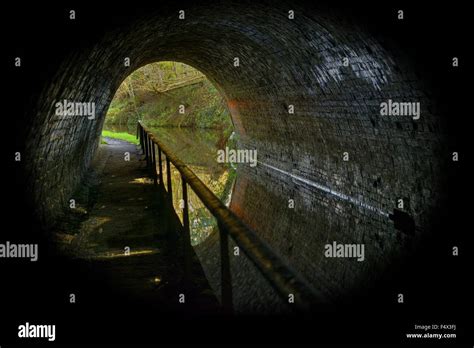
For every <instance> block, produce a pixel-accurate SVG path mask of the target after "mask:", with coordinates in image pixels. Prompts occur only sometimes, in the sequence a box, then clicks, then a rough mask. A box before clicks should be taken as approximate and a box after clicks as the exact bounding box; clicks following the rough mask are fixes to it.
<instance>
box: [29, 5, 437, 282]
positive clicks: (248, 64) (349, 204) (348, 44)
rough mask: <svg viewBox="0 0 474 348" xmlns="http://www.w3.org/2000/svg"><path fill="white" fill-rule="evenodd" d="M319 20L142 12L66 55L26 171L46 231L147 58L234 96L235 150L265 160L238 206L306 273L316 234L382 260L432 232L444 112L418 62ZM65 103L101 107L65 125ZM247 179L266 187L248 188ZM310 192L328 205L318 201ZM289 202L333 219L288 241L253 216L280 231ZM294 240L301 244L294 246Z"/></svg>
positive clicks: (220, 10)
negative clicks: (370, 246) (186, 68)
mask: <svg viewBox="0 0 474 348" xmlns="http://www.w3.org/2000/svg"><path fill="white" fill-rule="evenodd" d="M290 10H291V11H290ZM291 13H294V16H292V15H291ZM318 13H319V12H318V11H316V10H314V9H312V10H311V11H307V10H306V9H305V8H304V6H303V5H301V6H296V5H294V6H292V7H291V8H289V7H284V6H281V5H279V6H277V7H272V6H270V5H268V4H257V3H251V2H243V3H242V4H236V3H233V5H232V6H227V5H224V4H222V3H220V4H215V5H213V6H210V7H204V6H199V5H194V6H191V7H187V8H185V9H184V12H183V13H180V12H179V9H175V8H173V9H169V10H167V11H161V12H160V13H147V14H143V15H137V16H136V17H135V18H134V19H133V20H130V22H129V23H127V25H126V26H117V27H111V28H110V30H109V31H108V32H107V33H105V35H104V36H101V37H98V38H96V39H95V40H94V43H93V45H91V46H90V47H87V49H84V48H82V49H81V50H77V51H75V52H72V53H71V54H70V55H68V56H67V57H66V58H65V59H64V60H63V61H61V62H60V63H59V64H58V65H57V66H56V68H55V69H56V72H55V75H54V76H55V77H54V78H53V79H52V80H50V81H48V83H47V84H46V85H45V86H44V88H43V91H42V94H41V97H40V98H38V100H35V101H33V102H34V105H33V109H34V110H37V113H36V115H35V116H34V118H32V119H31V125H30V129H31V134H30V135H29V137H28V139H29V140H28V142H27V157H29V158H31V159H32V161H31V162H29V163H31V164H30V165H29V167H28V168H27V170H28V173H29V175H28V177H29V178H30V185H29V187H30V188H32V190H31V192H34V195H33V196H32V200H33V203H34V204H35V206H37V207H41V208H39V210H38V217H39V218H40V221H41V223H42V224H43V225H44V226H49V225H51V224H53V223H54V221H55V219H56V218H57V216H59V215H60V213H61V210H62V209H64V207H66V206H67V201H68V199H69V198H70V195H71V193H72V192H73V190H74V188H75V187H76V186H77V184H78V183H79V181H80V179H81V175H82V173H84V172H85V170H86V169H87V168H88V166H89V164H90V161H91V159H92V158H93V156H94V153H95V151H96V149H97V145H98V141H99V135H100V132H101V130H102V127H103V123H104V118H105V114H106V112H107V109H108V107H109V104H110V102H111V100H112V98H113V96H114V94H115V92H116V90H117V88H118V87H119V85H120V84H121V83H122V81H123V80H124V79H125V78H126V77H127V76H128V75H129V74H130V73H131V72H132V71H134V70H135V69H137V68H139V67H141V66H144V65H146V64H148V63H151V62H156V61H164V60H173V61H178V62H183V63H186V64H188V65H191V66H193V67H194V68H196V69H199V70H200V71H202V72H203V73H204V74H205V75H206V76H207V77H208V78H209V79H210V80H211V81H212V83H213V84H214V85H215V86H216V87H217V88H218V89H219V91H220V92H221V93H222V95H223V96H224V98H225V100H226V103H227V105H228V108H229V110H230V113H231V116H232V121H233V124H234V126H235V131H236V133H237V134H238V135H239V141H240V147H242V148H248V149H256V150H257V151H258V161H259V163H258V166H257V169H255V171H259V172H262V171H263V172H265V173H264V174H262V175H263V176H262V175H257V174H256V173H255V172H251V173H250V174H249V175H248V176H246V177H245V178H246V179H245V180H244V179H242V180H237V182H236V187H235V199H234V198H233V202H232V205H231V208H232V209H233V210H234V211H235V212H236V214H237V215H239V216H240V217H241V218H242V219H243V220H244V221H245V222H246V223H247V224H249V225H250V226H251V227H253V228H254V229H255V230H256V231H257V232H259V230H260V231H262V232H261V237H262V238H264V239H265V240H266V241H268V242H269V243H270V244H271V245H272V247H274V248H275V249H277V250H278V251H279V252H281V253H282V254H283V255H284V256H285V259H286V260H287V261H288V262H290V263H292V262H293V261H294V262H296V264H295V265H296V266H297V268H298V271H299V272H301V273H303V274H304V275H305V276H308V275H312V276H311V277H312V278H314V277H316V274H317V269H318V268H317V267H316V266H315V265H312V264H311V263H310V262H306V263H301V262H300V263H298V262H297V261H295V255H296V254H299V256H300V260H308V259H314V258H315V257H317V258H320V248H321V245H322V243H326V242H332V240H331V239H329V240H328V239H327V237H326V236H325V233H326V232H325V231H321V230H318V231H317V230H315V229H316V228H327V229H332V230H336V231H340V233H342V234H345V237H346V240H350V241H352V242H354V243H356V242H359V243H362V242H364V241H368V240H374V241H377V243H378V245H380V250H379V252H377V255H380V257H381V258H382V257H383V255H384V254H385V253H387V254H390V253H391V252H393V250H395V249H397V250H398V249H401V248H402V246H403V244H400V243H404V241H405V240H406V239H407V238H411V239H413V240H416V239H417V237H418V236H419V234H420V233H422V232H421V231H424V230H428V229H429V221H430V219H431V217H432V216H433V214H435V213H436V208H437V204H438V202H439V192H441V191H439V190H438V178H439V177H440V173H442V166H443V163H444V162H445V160H444V159H441V157H440V154H441V153H443V152H444V151H445V148H444V142H443V139H442V136H441V134H440V133H439V129H440V127H439V123H440V116H439V115H437V114H436V112H435V110H436V108H435V107H434V105H433V102H432V101H431V100H430V98H429V97H428V96H429V93H428V92H427V91H426V90H425V89H424V87H422V84H421V83H420V82H419V81H418V78H417V77H416V75H415V74H414V71H413V70H412V67H410V65H407V63H406V62H402V61H399V60H398V59H396V58H395V56H394V55H392V54H391V52H390V51H388V50H387V49H386V48H384V47H383V46H382V45H380V44H379V43H378V42H377V41H376V40H375V39H374V38H372V37H370V36H369V35H368V34H366V33H365V31H364V30H363V29H361V28H359V27H357V26H356V24H353V23H349V22H345V21H344V20H343V18H342V17H336V16H335V15H328V14H326V13H324V12H321V13H320V14H318ZM183 15H184V17H183ZM180 16H181V17H180ZM262 18H264V19H265V20H264V21H263V20H262ZM128 63H129V64H128ZM63 100H70V101H77V102H94V103H95V117H94V119H88V118H84V117H69V118H58V117H56V115H55V104H56V103H57V102H58V101H63ZM383 103H387V104H383ZM397 103H410V104H409V107H408V104H407V105H405V104H404V105H401V106H406V110H408V109H410V110H411V111H410V110H408V111H410V112H408V111H407V114H405V115H401V114H402V112H400V110H399V112H398V114H397V112H395V111H394V110H395V108H394V107H395V106H396V107H398V104H397ZM412 103H413V104H412ZM418 103H419V104H418ZM382 104H383V105H386V106H387V107H388V108H389V110H387V113H386V114H384V112H382V113H381V105H382ZM417 107H419V109H418V111H419V112H418V113H417V112H416V110H417ZM418 116H419V117H418ZM242 170H245V171H252V169H250V168H244V169H242ZM257 176H258V178H257ZM277 176H281V177H285V178H287V179H288V180H290V181H291V182H292V184H291V185H289V186H288V185H287V186H285V185H282V186H278V185H276V186H274V190H277V191H278V195H276V196H277V197H279V201H277V202H274V203H272V204H268V201H266V202H264V201H262V200H261V199H259V198H258V197H259V196H258V194H257V193H258V191H259V190H262V187H263V186H264V185H265V182H264V181H262V179H261V178H262V177H264V178H266V180H268V181H271V180H273V178H275V177H277ZM249 178H254V179H249ZM256 178H257V179H256ZM252 180H253V181H254V182H257V183H258V185H253V186H252V185H249V182H250V181H252ZM292 185H297V187H298V188H297V189H296V188H294V187H293V186H292ZM295 190H297V191H295ZM311 190H318V191H320V192H322V193H323V194H325V195H326V196H322V197H321V198H320V199H315V198H314V195H312V194H311ZM327 197H332V198H334V199H332V198H331V199H329V198H327ZM290 200H293V201H294V209H295V210H294V211H295V214H297V216H302V217H304V216H308V212H315V211H318V210H321V209H324V210H327V211H330V212H331V215H330V216H329V217H328V218H327V219H326V220H325V221H324V222H323V223H320V224H317V225H316V224H315V223H308V226H307V227H306V228H299V229H298V231H296V232H295V234H293V235H292V236H291V237H285V236H284V235H274V234H272V230H271V228H270V227H269V226H271V225H268V226H267V227H262V226H260V225H259V217H258V216H256V215H255V214H257V213H259V214H266V216H268V217H270V216H272V217H275V219H276V221H274V223H272V224H275V225H276V224H278V221H277V220H278V216H281V214H279V213H281V212H282V211H284V209H286V208H287V207H288V204H289V201H290ZM397 204H398V205H400V204H401V205H400V206H398V208H399V209H400V210H402V211H403V212H404V213H405V214H406V215H407V216H408V217H406V219H408V220H409V221H412V223H413V224H414V226H416V228H409V229H408V230H406V229H404V228H402V229H401V230H400V229H397V228H396V227H397V226H395V224H394V223H393V219H390V216H392V215H393V214H394V209H395V208H397ZM245 207H247V209H245ZM321 207H324V208H321ZM250 208H252V209H250ZM404 216H405V215H404ZM392 217H393V216H392ZM360 219H362V220H363V224H362V223H360ZM286 223H290V224H291V222H288V221H287V222H286ZM402 225H403V224H402ZM405 225H406V224H405ZM408 225H410V223H408ZM367 226H371V228H368V227H367ZM374 231H376V232H374ZM407 231H408V232H407ZM316 233H318V234H317V235H316ZM286 238H291V239H293V240H294V243H292V244H294V245H295V246H294V248H300V247H301V248H302V249H300V250H299V251H295V250H293V251H291V250H286V249H285V248H286V244H287V239H286ZM290 244H291V243H290ZM304 245H306V246H307V247H304ZM284 246H285V247H284ZM367 271H368V270H367ZM327 282H328V283H330V279H328V280H327Z"/></svg>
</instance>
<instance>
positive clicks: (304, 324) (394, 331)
mask: <svg viewBox="0 0 474 348" xmlns="http://www.w3.org/2000/svg"><path fill="white" fill-rule="evenodd" d="M188 5H189V4H187V3H185V2H180V3H174V4H169V3H164V2H156V5H154V6H150V5H147V8H144V7H141V8H140V7H138V6H139V5H138V3H133V2H132V3H124V4H118V3H114V4H110V5H106V4H99V3H98V2H95V3H93V4H92V3H91V4H86V3H83V2H81V3H68V2H62V3H61V4H60V5H52V4H51V5H45V4H41V5H27V4H25V3H22V2H16V3H14V4H10V5H9V6H8V7H7V6H6V5H2V7H3V8H2V24H1V25H2V43H3V46H4V47H3V50H2V51H3V52H2V66H3V74H2V76H3V77H4V78H5V80H4V81H3V86H4V89H3V96H4V98H2V100H3V103H2V106H3V131H2V137H1V138H2V145H3V146H2V153H3V156H4V159H3V160H2V164H3V165H2V172H3V174H4V175H2V177H3V179H2V190H1V192H2V195H1V199H2V202H3V204H2V222H3V224H2V228H1V236H0V242H2V243H3V242H4V241H6V240H10V241H12V242H13V241H15V242H18V243H20V242H22V241H24V242H29V243H33V242H38V243H40V260H39V261H38V262H32V263H30V262H25V261H17V260H8V259H3V260H1V263H0V267H1V271H0V272H1V273H0V294H1V298H0V320H1V324H0V345H2V347H3V346H4V344H5V343H15V342H16V343H25V341H24V340H23V341H20V340H19V339H18V338H17V334H18V325H20V324H23V323H25V322H26V321H29V322H30V323H44V324H46V323H47V324H56V342H60V343H61V342H62V343H74V342H90V343H112V342H116V343H127V342H129V343H158V344H160V343H166V342H167V343H178V342H189V343H208V342H209V343H210V342H225V343H231V342H261V343H317V342H326V343H331V342H341V343H343V342H384V343H398V342H409V343H425V344H430V343H432V342H431V341H423V342H413V341H406V339H404V336H405V333H409V332H413V331H414V330H412V329H413V325H414V324H442V323H444V324H451V323H455V324H456V325H457V331H456V333H457V335H458V338H457V340H455V341H450V340H444V341H442V342H441V343H451V344H452V343H454V342H457V343H470V344H472V342H473V335H472V326H469V324H472V322H471V321H470V318H469V316H472V313H471V312H472V311H471V310H472V300H471V298H472V294H473V292H472V286H471V285H470V283H471V281H472V273H473V272H472V268H471V266H472V262H470V257H469V255H470V254H471V252H472V244H471V243H470V239H471V238H470V235H471V234H472V224H471V218H470V214H471V207H472V203H471V199H472V195H471V193H470V191H471V190H470V189H471V186H470V181H469V179H470V178H469V175H468V173H469V171H468V170H469V169H468V163H469V162H470V160H471V158H470V157H471V155H470V153H469V151H470V149H471V148H470V147H468V141H470V138H471V133H472V131H471V128H470V118H471V117H472V111H471V104H472V98H471V96H470V93H471V91H472V88H471V86H470V85H469V84H468V79H470V77H471V74H470V72H469V71H468V69H469V65H470V64H471V62H470V58H471V55H470V45H471V44H472V36H470V35H469V31H468V28H469V27H470V24H471V22H472V20H471V15H470V13H471V12H470V10H468V9H467V5H461V4H460V3H459V2H449V3H443V4H440V3H437V2H436V4H435V3H434V2H431V3H429V4H422V3H420V4H413V3H410V4H408V3H407V4H402V3H400V2H393V1H391V2H390V1H389V2H382V1H380V2H378V3H377V4H370V5H369V4H368V3H366V4H361V3H359V2H357V3H355V2H353V3H350V4H342V3H339V4H330V3H328V5H327V6H328V7H330V8H334V9H335V10H336V11H339V12H340V13H341V14H345V15H346V16H350V17H351V18H353V21H354V22H356V23H358V24H361V25H363V26H365V27H366V28H367V30H369V32H370V33H371V34H372V35H373V36H375V37H376V38H377V39H378V40H379V41H380V42H382V44H383V45H389V46H390V47H392V48H393V47H395V48H396V49H399V50H400V55H403V56H404V57H406V58H407V59H408V60H410V61H411V62H412V63H413V65H414V67H415V69H416V71H417V74H419V77H420V79H422V80H423V81H425V82H427V83H428V84H429V85H430V86H431V89H432V90H433V91H434V93H435V96H434V97H435V99H437V100H438V102H439V104H440V106H441V108H442V113H443V117H444V119H445V121H446V122H445V129H444V131H445V132H446V134H447V135H448V136H449V139H450V149H449V152H452V151H458V152H459V153H460V162H458V163H452V164H451V165H450V168H451V170H450V171H449V172H448V173H446V176H447V181H446V185H448V186H449V187H448V188H447V192H449V197H448V202H447V204H445V205H444V206H443V210H442V211H440V212H439V223H438V224H437V228H436V230H434V231H432V237H431V238H430V239H429V240H427V241H426V243H425V244H423V246H422V247H421V248H420V249H419V250H417V253H415V254H414V255H413V257H412V258H411V259H409V260H408V259H407V260H406V265H405V266H404V267H402V268H401V269H400V270H399V271H398V272H395V271H394V272H393V273H391V274H387V275H386V277H385V278H386V279H385V280H384V281H383V282H382V283H380V284H378V285H377V287H376V288H373V289H371V290H368V291H367V292H366V293H364V294H357V295H354V298H352V299H350V301H348V303H347V304H344V305H341V306H340V308H337V309H336V308H333V309H332V310H331V311H329V312H327V311H324V310H322V311H321V313H315V314H314V315H313V317H312V318H309V319H308V318H305V319H303V318H301V317H298V316H296V317H294V316H291V317H290V316H288V317H279V318H276V317H242V318H240V319H225V318H219V319H212V318H208V319H202V318H201V319H199V320H196V319H192V318H187V319H185V318H183V317H175V316H173V315H171V314H169V313H168V314H165V313H159V312H153V311H142V309H143V308H139V307H136V306H134V304H131V303H123V304H120V306H117V307H116V308H110V307H107V306H104V305H103V304H102V303H96V302H94V297H93V296H83V297H80V296H79V299H78V303H77V304H75V305H71V304H69V303H68V294H69V293H70V292H74V289H75V284H78V283H80V282H93V281H94V279H93V277H92V278H84V277H83V276H82V275H81V270H80V269H78V267H77V265H75V264H73V263H71V262H70V261H68V260H65V259H63V258H61V257H60V256H59V255H56V254H55V252H54V250H49V249H48V247H47V243H46V240H45V239H44V237H43V234H42V233H41V231H40V230H39V228H38V227H37V224H36V222H35V220H34V219H33V218H32V217H31V211H32V209H34V207H29V206H28V204H27V201H26V200H25V199H24V197H25V195H28V192H25V191H24V184H23V183H24V180H25V177H24V175H23V171H22V168H21V164H18V163H16V162H14V153H15V152H16V151H21V150H22V149H23V141H24V139H23V137H24V132H25V129H26V128H27V127H28V123H27V122H26V121H27V117H30V116H32V115H31V114H32V113H34V110H28V108H26V107H25V105H28V102H29V101H30V100H31V99H32V98H35V96H37V94H38V93H39V91H41V88H42V85H43V84H44V83H45V81H47V80H48V78H49V77H50V76H51V74H52V73H53V71H54V68H55V66H56V64H57V63H58V62H60V61H61V59H63V57H64V56H65V55H66V54H67V53H68V52H69V51H70V50H75V49H78V48H84V49H87V47H88V46H89V45H90V44H92V43H93V42H94V41H95V40H96V39H98V38H99V37H100V36H101V35H102V33H104V32H105V31H107V30H108V29H110V28H113V27H115V26H117V25H123V24H124V23H126V22H127V21H128V20H129V19H130V17H132V16H135V15H139V14H140V13H141V12H142V11H144V12H147V11H149V9H150V8H152V7H153V8H156V7H158V8H162V11H165V12H167V11H169V12H170V13H172V12H173V11H175V10H176V9H180V8H186V6H188ZM202 6H212V2H203V3H202ZM70 9H75V10H76V16H77V18H78V19H77V20H76V21H75V22H74V23H70V22H69V20H68V19H67V13H68V11H69V10H70ZM398 9H403V10H404V12H405V20H403V21H401V22H400V21H397V19H396V11H397V10H398ZM262 20H264V19H262ZM17 56H20V57H22V65H23V67H22V68H21V69H18V68H15V67H14V66H13V62H14V57H17ZM453 56H457V57H459V61H460V66H459V67H458V68H456V69H453V68H452V66H451V59H452V57H453ZM33 117H34V116H33ZM447 158H449V154H447ZM453 245H458V246H459V247H460V256H458V257H452V256H450V255H451V248H452V246H453ZM399 292H403V293H405V294H406V295H405V300H406V303H404V304H403V305H399V304H397V303H396V302H395V299H396V294H398V293H399ZM79 295H80V294H79ZM111 296H112V295H111ZM84 302H89V304H88V305H84ZM34 342H46V341H45V340H41V341H35V340H31V341H28V342H27V343H34ZM5 346H8V345H5Z"/></svg>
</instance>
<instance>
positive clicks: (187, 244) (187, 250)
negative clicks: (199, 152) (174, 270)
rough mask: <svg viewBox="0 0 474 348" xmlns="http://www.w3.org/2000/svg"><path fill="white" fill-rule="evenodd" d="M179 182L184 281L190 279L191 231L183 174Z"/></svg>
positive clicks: (186, 190)
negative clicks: (181, 189)
mask: <svg viewBox="0 0 474 348" xmlns="http://www.w3.org/2000/svg"><path fill="white" fill-rule="evenodd" d="M181 182H182V185H183V201H184V202H183V203H184V205H183V230H184V236H183V239H184V241H183V242H184V274H185V277H186V281H187V282H189V281H190V280H191V253H192V246H191V232H190V230H189V211H188V204H189V203H188V188H187V184H186V180H185V179H184V176H182V175H181Z"/></svg>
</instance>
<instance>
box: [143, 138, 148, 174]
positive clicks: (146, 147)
mask: <svg viewBox="0 0 474 348" xmlns="http://www.w3.org/2000/svg"><path fill="white" fill-rule="evenodd" d="M143 135H144V136H145V137H144V138H143V146H144V150H145V160H146V164H147V166H148V146H147V143H148V134H147V133H146V132H145V130H143Z"/></svg>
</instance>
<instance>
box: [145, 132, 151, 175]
mask: <svg viewBox="0 0 474 348" xmlns="http://www.w3.org/2000/svg"><path fill="white" fill-rule="evenodd" d="M150 143H151V139H150V134H149V133H147V134H146V146H147V147H148V167H149V168H151V161H152V158H151V144H150Z"/></svg>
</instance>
